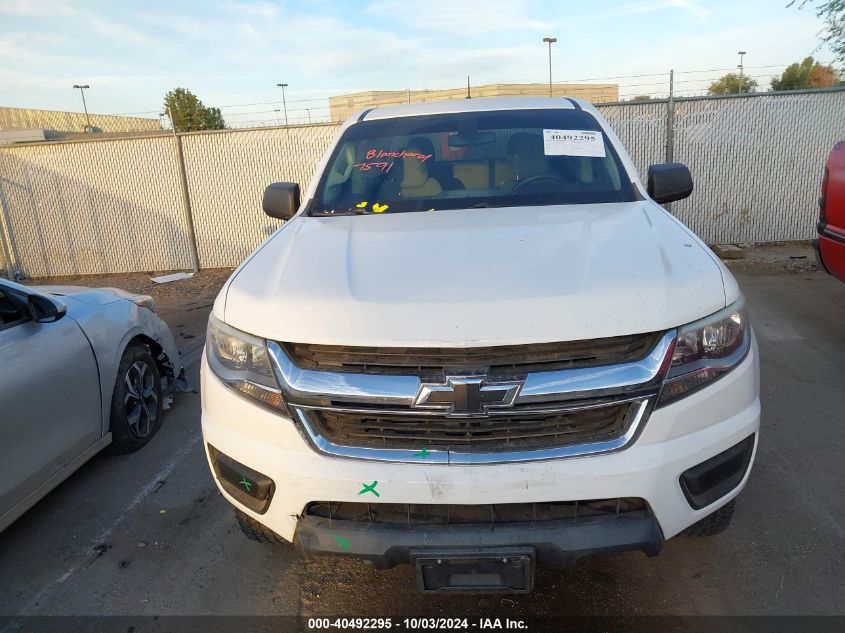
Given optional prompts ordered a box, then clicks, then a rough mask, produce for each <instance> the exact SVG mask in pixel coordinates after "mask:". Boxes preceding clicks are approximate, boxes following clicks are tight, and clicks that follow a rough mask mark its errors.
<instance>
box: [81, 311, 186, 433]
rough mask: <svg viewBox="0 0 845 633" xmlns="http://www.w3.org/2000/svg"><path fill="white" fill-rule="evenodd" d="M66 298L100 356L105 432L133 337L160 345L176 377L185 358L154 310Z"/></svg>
mask: <svg viewBox="0 0 845 633" xmlns="http://www.w3.org/2000/svg"><path fill="white" fill-rule="evenodd" d="M65 299H66V301H67V304H68V313H69V314H70V316H71V317H72V318H73V319H74V320H76V321H77V323H79V326H80V327H81V328H82V331H83V332H85V335H86V336H87V337H88V340H89V341H90V343H91V347H92V348H93V350H94V355H95V356H96V358H97V365H98V371H99V375H100V392H101V397H102V405H103V406H102V411H103V419H102V429H103V431H102V432H103V434H104V435H105V434H106V433H108V429H109V412H110V411H111V399H112V392H113V390H114V385H115V380H116V379H117V370H118V367H119V366H120V359H121V357H122V356H123V352H124V350H125V349H126V346H127V345H128V344H129V342H130V341H132V339H134V338H135V337H137V336H144V337H147V338H149V339H152V340H153V341H155V342H156V343H157V344H158V345H160V346H161V348H162V350H163V351H164V354H165V355H166V356H167V359H168V360H169V361H170V364H171V366H172V367H173V376H174V378H176V377H178V376H179V375H180V374H181V373H182V370H183V367H182V361H181V358H180V357H179V352H178V350H177V349H176V343H175V342H174V340H173V335H172V334H171V332H170V328H169V327H168V326H167V324H166V323H165V322H164V321H162V320H161V319H160V318H159V317H158V315H156V314H155V313H154V312H151V311H150V310H147V309H146V308H140V307H138V306H136V305H135V304H134V303H132V302H131V301H115V302H113V303H109V304H107V305H100V306H92V305H89V304H84V303H81V302H78V301H75V300H74V299H73V297H66V298H65Z"/></svg>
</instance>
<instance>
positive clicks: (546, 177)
mask: <svg viewBox="0 0 845 633" xmlns="http://www.w3.org/2000/svg"><path fill="white" fill-rule="evenodd" d="M562 182H566V181H565V180H564V179H563V178H561V177H560V176H555V175H554V174H541V175H539V176H532V177H531V178H528V179H526V180H523V181H521V182H518V183H517V184H516V185H514V188H513V189H512V190H511V194H517V193H520V191H521V190H522V189H524V188H525V187H528V186H529V185H537V184H540V185H542V184H549V185H555V184H557V183H562ZM539 193H545V192H543V191H540V192H539Z"/></svg>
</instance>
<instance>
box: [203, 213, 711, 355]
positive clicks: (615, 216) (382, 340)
mask: <svg viewBox="0 0 845 633" xmlns="http://www.w3.org/2000/svg"><path fill="white" fill-rule="evenodd" d="M227 288H228V294H227V295H226V296H225V303H224V302H220V301H218V303H217V305H218V306H220V305H221V304H223V303H224V305H225V308H224V310H223V312H224V314H219V313H218V314H216V316H218V318H222V319H223V320H225V321H226V322H227V323H229V324H230V325H232V326H233V327H236V328H238V329H240V330H243V331H246V332H249V333H251V334H255V335H257V336H261V337H264V338H267V339H273V340H277V341H289V342H297V343H322V344H335V345H341V344H345V345H365V346H368V345H372V346H390V347H397V346H403V345H408V346H453V347H461V346H470V347H471V346H480V345H498V344H501V345H507V344H522V343H529V342H531V343H535V342H553V341H567V340H579V339H590V338H601V337H609V336H617V335H624V334H635V333H641V332H653V331H658V330H666V329H669V328H672V327H676V326H678V325H681V324H684V323H688V322H690V321H694V320H696V319H699V318H701V317H703V316H706V315H708V314H711V313H713V312H715V311H716V310H719V309H720V308H723V307H724V306H725V290H724V282H723V279H722V272H721V267H720V265H719V264H718V263H717V260H715V258H714V256H713V255H712V253H710V251H709V250H708V249H707V248H706V247H705V246H704V245H703V244H701V243H700V242H699V241H698V240H697V239H696V238H694V237H693V236H692V235H691V234H690V233H689V232H688V231H687V230H686V229H685V228H684V227H683V225H681V224H680V223H679V222H677V221H676V220H675V219H674V218H672V217H671V216H669V214H668V213H667V212H665V211H664V210H663V209H661V208H660V207H658V206H657V205H654V204H653V203H652V202H650V201H642V202H631V203H618V204H593V205H572V206H549V207H527V208H525V207H520V208H487V209H466V210H454V211H451V210H450V211H435V212H421V213H397V214H390V213H385V214H379V215H362V216H337V217H320V218H314V217H304V216H299V217H297V218H295V219H293V220H291V221H290V222H288V223H287V224H286V225H285V226H284V228H282V230H280V231H279V232H278V233H277V234H276V235H275V236H274V237H272V238H271V239H270V240H268V241H267V242H266V243H265V244H264V245H263V246H262V247H261V248H260V249H259V250H258V251H257V252H256V253H255V254H254V255H253V256H252V258H251V259H250V260H249V261H248V262H247V263H246V264H245V265H244V266H243V267H242V268H241V269H240V270H239V271H238V272H237V273H236V274H235V276H234V278H233V280H232V281H231V283H230V284H229V285H228V287H227ZM224 292H226V290H225V289H224Z"/></svg>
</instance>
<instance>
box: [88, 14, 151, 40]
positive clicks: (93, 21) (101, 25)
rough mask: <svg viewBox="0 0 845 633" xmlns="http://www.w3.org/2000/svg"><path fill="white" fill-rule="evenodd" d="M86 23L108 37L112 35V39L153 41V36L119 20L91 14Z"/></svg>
mask: <svg viewBox="0 0 845 633" xmlns="http://www.w3.org/2000/svg"><path fill="white" fill-rule="evenodd" d="M86 23H87V24H88V25H90V26H91V27H93V28H94V30H95V31H97V32H98V33H100V34H101V35H105V36H106V37H110V38H112V39H116V40H121V41H124V42H133V43H135V44H149V43H150V42H152V41H153V38H152V37H150V36H149V35H147V34H146V33H143V32H141V31H138V30H136V29H133V28H132V27H130V26H126V25H124V24H120V23H118V22H112V21H111V20H106V19H105V18H101V17H99V16H93V15H92V16H89V17H88V18H87V19H86Z"/></svg>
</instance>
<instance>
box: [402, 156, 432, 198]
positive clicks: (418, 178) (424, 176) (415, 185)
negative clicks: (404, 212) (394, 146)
mask: <svg viewBox="0 0 845 633" xmlns="http://www.w3.org/2000/svg"><path fill="white" fill-rule="evenodd" d="M408 151H409V152H419V150H418V149H414V148H408ZM402 174H403V176H402V182H401V183H400V185H399V195H400V196H402V197H403V198H426V197H430V196H436V195H437V194H439V193H440V192H441V191H443V188H442V187H441V186H440V183H439V182H437V181H436V180H435V179H434V178H431V177H429V175H428V167H427V166H426V164H425V163H424V162H422V161H421V160H420V159H419V158H416V157H408V158H403V159H402Z"/></svg>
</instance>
